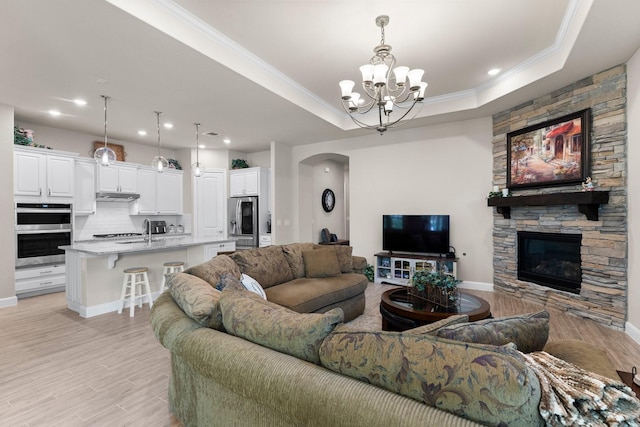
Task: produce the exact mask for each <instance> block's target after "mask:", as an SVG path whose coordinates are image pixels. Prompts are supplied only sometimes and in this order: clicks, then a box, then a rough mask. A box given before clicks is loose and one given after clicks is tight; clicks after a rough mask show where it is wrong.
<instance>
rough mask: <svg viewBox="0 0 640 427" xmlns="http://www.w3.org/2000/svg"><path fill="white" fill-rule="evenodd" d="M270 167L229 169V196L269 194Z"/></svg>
mask: <svg viewBox="0 0 640 427" xmlns="http://www.w3.org/2000/svg"><path fill="white" fill-rule="evenodd" d="M268 182H269V169H265V168H259V167H256V168H246V169H232V170H230V171H229V197H242V196H262V195H264V194H265V192H267V194H268Z"/></svg>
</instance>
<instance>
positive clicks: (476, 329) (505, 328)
mask: <svg viewBox="0 0 640 427" xmlns="http://www.w3.org/2000/svg"><path fill="white" fill-rule="evenodd" d="M435 334H436V335H437V336H439V337H441V338H448V339H451V340H456V341H465V342H473V343H482V344H493V345H503V344H507V343H509V342H512V343H514V344H515V345H516V346H517V347H518V350H520V351H521V352H523V353H531V352H532V351H542V349H543V348H544V345H545V344H546V343H547V339H548V338H549V313H548V312H547V311H545V310H543V311H540V312H538V313H530V314H523V315H519V316H511V317H503V318H499V319H486V320H480V321H477V322H472V323H461V324H458V325H452V326H446V327H444V328H440V329H438V330H437V331H435Z"/></svg>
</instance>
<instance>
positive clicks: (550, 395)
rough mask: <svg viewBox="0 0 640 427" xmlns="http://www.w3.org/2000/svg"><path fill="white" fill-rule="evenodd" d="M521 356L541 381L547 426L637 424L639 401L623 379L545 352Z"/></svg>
mask: <svg viewBox="0 0 640 427" xmlns="http://www.w3.org/2000/svg"><path fill="white" fill-rule="evenodd" d="M523 356H524V358H525V359H526V361H527V364H528V365H529V367H530V368H531V369H532V370H533V371H534V372H535V374H536V376H537V377H538V380H539V381H540V386H541V389H542V398H541V400H540V407H539V409H540V415H541V416H542V418H543V419H544V420H545V421H546V423H547V426H554V427H555V426H640V401H639V400H638V399H637V398H636V396H635V393H634V392H633V391H632V390H631V388H629V387H627V386H626V385H625V384H623V383H622V382H619V381H614V380H612V379H610V378H607V377H603V376H601V375H598V374H596V373H594V372H590V371H586V370H584V369H582V368H579V367H577V366H575V365H573V364H571V363H568V362H565V361H564V360H562V359H558V358H557V357H554V356H552V355H550V354H549V353H546V352H544V351H539V352H534V353H529V354H523Z"/></svg>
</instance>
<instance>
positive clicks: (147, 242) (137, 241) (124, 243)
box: [116, 240, 162, 245]
mask: <svg viewBox="0 0 640 427" xmlns="http://www.w3.org/2000/svg"><path fill="white" fill-rule="evenodd" d="M116 243H117V244H119V245H130V244H132V243H146V244H149V241H148V240H124V241H122V242H116ZM154 243H156V244H159V243H162V240H152V241H151V244H154Z"/></svg>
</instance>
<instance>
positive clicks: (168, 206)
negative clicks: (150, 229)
mask: <svg viewBox="0 0 640 427" xmlns="http://www.w3.org/2000/svg"><path fill="white" fill-rule="evenodd" d="M156 178H157V181H156V184H157V186H158V188H157V191H156V194H157V197H156V208H157V209H158V214H160V215H169V214H177V215H180V214H182V171H179V170H165V171H164V172H163V173H156Z"/></svg>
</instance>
